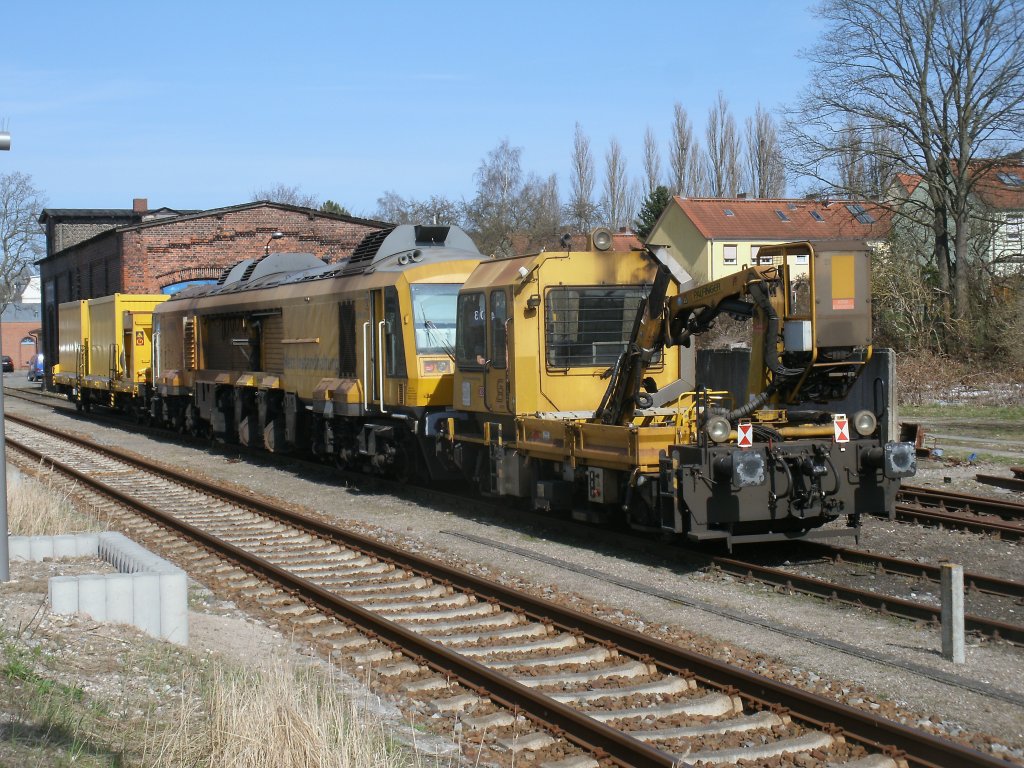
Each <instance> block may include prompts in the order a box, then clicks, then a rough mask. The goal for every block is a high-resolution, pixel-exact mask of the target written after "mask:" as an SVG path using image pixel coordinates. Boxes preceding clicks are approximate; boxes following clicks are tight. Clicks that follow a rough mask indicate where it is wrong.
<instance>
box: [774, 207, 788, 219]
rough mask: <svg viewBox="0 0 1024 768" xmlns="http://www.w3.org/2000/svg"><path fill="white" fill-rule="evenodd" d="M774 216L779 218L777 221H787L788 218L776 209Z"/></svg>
mask: <svg viewBox="0 0 1024 768" xmlns="http://www.w3.org/2000/svg"><path fill="white" fill-rule="evenodd" d="M775 215H776V216H778V217H779V221H789V216H787V215H786V214H784V213H783V212H782V211H780V210H779V209H778V208H776V209H775Z"/></svg>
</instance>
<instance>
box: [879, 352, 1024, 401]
mask: <svg viewBox="0 0 1024 768" xmlns="http://www.w3.org/2000/svg"><path fill="white" fill-rule="evenodd" d="M896 380H897V386H898V387H899V389H898V390H897V393H898V396H899V399H900V404H901V405H912V406H917V405H927V404H929V403H936V402H940V403H962V404H970V405H975V406H1002V407H1006V406H1017V405H1021V404H1022V403H1024V371H1021V370H999V369H995V368H992V367H984V366H980V365H976V364H970V363H966V362H964V361H961V360H958V359H955V358H950V357H944V356H939V355H935V354H932V353H929V352H917V353H910V352H905V353H900V354H899V355H897V356H896Z"/></svg>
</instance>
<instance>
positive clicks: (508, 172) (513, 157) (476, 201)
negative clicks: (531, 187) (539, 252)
mask: <svg viewBox="0 0 1024 768" xmlns="http://www.w3.org/2000/svg"><path fill="white" fill-rule="evenodd" d="M522 154H523V149H522V147H513V146H512V145H511V144H510V143H509V140H508V139H502V141H501V143H500V144H499V145H498V146H497V147H495V148H494V149H492V150H491V151H490V152H488V153H487V157H486V158H485V159H484V160H483V161H481V163H480V167H479V168H477V171H476V182H477V186H476V189H477V191H476V196H475V197H474V198H473V199H472V200H471V201H470V202H469V203H468V204H467V205H466V223H467V224H468V225H469V227H470V228H471V229H472V230H473V231H474V232H475V233H476V235H477V245H478V246H479V247H480V250H481V251H483V252H484V253H490V254H495V255H498V256H507V255H511V253H512V250H513V243H512V234H513V233H514V232H515V231H516V229H517V228H518V227H519V225H520V223H521V222H520V202H521V201H520V194H521V192H522V188H523V170H522V165H521V162H520V161H521V158H522Z"/></svg>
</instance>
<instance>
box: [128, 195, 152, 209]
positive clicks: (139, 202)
mask: <svg viewBox="0 0 1024 768" xmlns="http://www.w3.org/2000/svg"><path fill="white" fill-rule="evenodd" d="M148 210H149V200H147V199H146V198H144V197H136V198H135V199H134V200H132V213H145V212H146V211H148Z"/></svg>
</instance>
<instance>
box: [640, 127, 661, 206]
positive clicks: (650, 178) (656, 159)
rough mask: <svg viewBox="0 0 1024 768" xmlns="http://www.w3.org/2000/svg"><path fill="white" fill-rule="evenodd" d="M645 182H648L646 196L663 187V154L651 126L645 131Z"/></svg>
mask: <svg viewBox="0 0 1024 768" xmlns="http://www.w3.org/2000/svg"><path fill="white" fill-rule="evenodd" d="M644 180H645V181H646V182H647V188H646V189H645V190H644V194H645V195H649V194H651V193H652V192H653V191H654V190H655V189H657V188H658V187H659V186H660V185H661V153H660V152H659V151H658V140H657V139H656V138H655V137H654V131H653V130H652V129H651V126H647V130H646V131H644Z"/></svg>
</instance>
